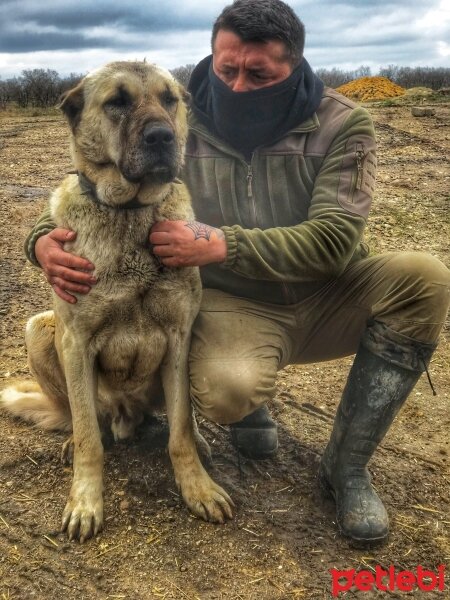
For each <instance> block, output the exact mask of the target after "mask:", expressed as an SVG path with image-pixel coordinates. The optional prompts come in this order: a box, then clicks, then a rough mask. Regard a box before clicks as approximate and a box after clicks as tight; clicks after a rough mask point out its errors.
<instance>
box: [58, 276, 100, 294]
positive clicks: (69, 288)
mask: <svg viewBox="0 0 450 600" xmlns="http://www.w3.org/2000/svg"><path fill="white" fill-rule="evenodd" d="M49 282H50V284H51V285H52V287H53V288H54V286H57V287H58V288H59V289H61V290H64V291H66V292H76V293H77V294H88V293H89V292H90V291H91V287H90V286H89V285H83V284H81V283H76V282H73V281H69V280H68V279H62V278H60V277H50V279H49Z"/></svg>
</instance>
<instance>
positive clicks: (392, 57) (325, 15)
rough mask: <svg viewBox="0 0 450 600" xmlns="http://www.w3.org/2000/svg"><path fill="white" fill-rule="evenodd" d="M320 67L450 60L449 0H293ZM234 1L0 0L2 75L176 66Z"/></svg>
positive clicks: (188, 59)
mask: <svg viewBox="0 0 450 600" xmlns="http://www.w3.org/2000/svg"><path fill="white" fill-rule="evenodd" d="M287 1H288V4H290V5H291V6H292V7H293V8H294V10H295V11H296V12H297V14H298V15H299V17H300V18H301V19H302V20H303V22H304V23H305V26H306V32H307V37H306V49H305V55H306V57H307V58H308V60H309V62H310V63H311V65H312V66H313V68H316V69H317V68H321V67H325V68H332V67H338V68H342V69H344V70H348V69H354V68H357V67H359V66H360V65H368V66H370V67H371V68H372V72H373V73H376V72H377V71H378V69H379V67H380V66H387V65H389V64H397V65H404V66H429V67H433V66H434V67H442V66H446V67H450V0H425V1H423V0H421V1H419V0H287ZM228 3H229V0H228V1H227V0H223V1H222V0H170V1H169V0H76V1H73V0H70V1H69V0H0V76H1V77H2V78H3V79H7V78H8V77H12V76H14V75H20V73H21V71H22V70H23V69H33V68H45V69H47V68H48V69H54V70H56V71H58V72H59V73H60V74H61V75H67V74H69V73H85V72H87V71H89V70H92V69H94V68H96V67H97V66H99V65H101V64H103V63H105V62H108V61H111V60H117V59H125V60H133V59H139V60H141V59H143V58H146V59H147V60H148V61H149V62H156V63H159V64H160V65H162V66H165V67H167V68H169V69H172V68H175V67H178V66H182V65H185V64H189V63H195V62H197V61H198V60H200V59H201V58H203V57H204V56H206V55H207V54H209V53H210V49H209V39H210V30H211V25H212V23H213V21H214V19H215V17H216V16H217V15H218V14H219V13H220V11H221V9H222V8H223V6H225V4H228Z"/></svg>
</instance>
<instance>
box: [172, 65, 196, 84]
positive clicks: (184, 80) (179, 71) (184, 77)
mask: <svg viewBox="0 0 450 600" xmlns="http://www.w3.org/2000/svg"><path fill="white" fill-rule="evenodd" d="M194 69H195V65H193V64H190V65H184V67H176V69H172V70H171V71H170V72H171V73H172V75H173V76H174V77H175V79H177V80H178V81H179V82H180V83H181V85H184V87H187V85H188V83H189V79H190V78H191V75H192V71H193V70H194Z"/></svg>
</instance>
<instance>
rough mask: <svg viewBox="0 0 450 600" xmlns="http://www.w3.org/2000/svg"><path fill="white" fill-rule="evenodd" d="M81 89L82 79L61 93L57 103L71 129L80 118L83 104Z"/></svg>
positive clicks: (82, 86)
mask: <svg viewBox="0 0 450 600" xmlns="http://www.w3.org/2000/svg"><path fill="white" fill-rule="evenodd" d="M83 89H84V85H83V81H80V83H79V84H78V85H77V86H76V87H74V88H73V89H71V90H69V91H68V92H64V94H62V96H61V97H60V99H59V103H58V105H57V108H60V109H61V110H62V111H63V113H64V114H65V115H66V117H67V119H68V121H69V123H70V126H71V127H72V130H74V129H75V128H76V126H77V125H78V123H79V122H80V119H81V112H82V110H83V106H84V93H83Z"/></svg>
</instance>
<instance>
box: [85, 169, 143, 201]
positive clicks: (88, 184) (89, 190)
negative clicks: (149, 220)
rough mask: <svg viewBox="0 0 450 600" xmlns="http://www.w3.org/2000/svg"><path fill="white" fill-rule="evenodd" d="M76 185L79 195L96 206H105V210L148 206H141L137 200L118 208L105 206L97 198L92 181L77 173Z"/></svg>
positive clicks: (134, 199) (133, 199)
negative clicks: (85, 197) (77, 185)
mask: <svg viewBox="0 0 450 600" xmlns="http://www.w3.org/2000/svg"><path fill="white" fill-rule="evenodd" d="M77 175H78V184H79V186H80V188H81V194H82V195H83V196H89V197H90V198H91V199H92V200H93V201H94V202H95V203H96V204H99V205H100V206H106V207H107V208H114V209H115V210H132V209H136V208H148V204H142V202H139V200H138V199H137V198H132V199H131V200H128V202H125V204H120V205H119V206H113V205H112V204H107V203H106V202H102V201H101V200H100V198H99V197H98V196H97V186H96V185H95V183H94V182H93V181H91V180H90V179H88V178H87V177H86V175H85V174H84V173H81V172H79V171H78V173H77Z"/></svg>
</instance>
